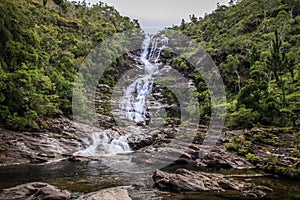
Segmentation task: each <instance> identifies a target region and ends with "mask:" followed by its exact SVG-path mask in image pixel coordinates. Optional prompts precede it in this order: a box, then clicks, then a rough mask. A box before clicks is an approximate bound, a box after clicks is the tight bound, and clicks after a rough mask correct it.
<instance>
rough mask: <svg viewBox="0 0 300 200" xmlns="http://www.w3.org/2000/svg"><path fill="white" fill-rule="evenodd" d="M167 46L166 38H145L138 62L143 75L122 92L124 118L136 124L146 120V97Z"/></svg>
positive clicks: (121, 105)
mask: <svg viewBox="0 0 300 200" xmlns="http://www.w3.org/2000/svg"><path fill="white" fill-rule="evenodd" d="M167 44H168V38H167V37H163V36H160V37H151V36H149V35H148V36H147V37H146V38H145V40H144V41H143V44H142V52H141V55H140V60H141V61H142V63H143V66H144V69H145V75H144V76H143V77H141V78H138V79H137V80H136V81H135V82H133V83H132V84H130V85H129V86H128V87H127V88H126V89H125V91H124V96H123V98H122V99H121V103H120V108H121V110H123V111H124V115H125V118H127V119H131V120H134V121H136V122H140V121H144V120H145V119H146V113H147V112H146V97H147V96H148V95H149V94H150V93H151V91H152V85H153V78H152V75H153V74H154V73H155V72H157V71H158V61H159V57H160V54H161V51H162V50H163V49H164V48H165V47H166V45H167Z"/></svg>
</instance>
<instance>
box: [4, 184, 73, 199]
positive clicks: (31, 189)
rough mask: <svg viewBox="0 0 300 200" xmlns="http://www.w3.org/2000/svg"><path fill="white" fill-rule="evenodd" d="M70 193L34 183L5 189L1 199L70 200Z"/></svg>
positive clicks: (51, 186)
mask: <svg viewBox="0 0 300 200" xmlns="http://www.w3.org/2000/svg"><path fill="white" fill-rule="evenodd" d="M69 198H70V193H69V192H68V191H66V190H60V189H57V188H56V187H54V186H53V185H49V184H47V183H41V182H34V183H27V184H23V185H18V186H16V187H12V188H8V189H4V190H2V191H1V193H0V199H9V200H21V199H26V200H42V199H47V200H64V199H69Z"/></svg>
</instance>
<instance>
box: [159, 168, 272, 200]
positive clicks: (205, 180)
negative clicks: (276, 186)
mask: <svg viewBox="0 0 300 200" xmlns="http://www.w3.org/2000/svg"><path fill="white" fill-rule="evenodd" d="M153 180H154V182H155V186H157V187H158V188H160V189H163V190H168V191H174V192H226V191H228V190H229V191H238V192H239V194H240V196H241V197H249V198H254V199H258V198H263V197H265V196H266V195H267V194H268V193H269V192H271V191H272V189H270V188H268V187H264V186H256V185H254V184H251V183H244V182H240V181H237V180H234V179H230V178H226V177H225V176H224V175H222V174H212V173H205V172H192V171H189V170H186V169H178V170H177V171H176V173H175V174H173V173H167V172H163V171H161V170H156V171H155V172H154V174H153Z"/></svg>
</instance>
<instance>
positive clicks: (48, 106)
mask: <svg viewBox="0 0 300 200" xmlns="http://www.w3.org/2000/svg"><path fill="white" fill-rule="evenodd" d="M133 28H139V24H138V22H137V21H136V20H130V19H129V18H128V17H123V16H121V15H120V14H119V13H118V12H117V11H116V10H115V9H114V8H113V7H110V6H107V5H106V4H104V3H102V2H99V3H97V4H96V5H91V4H87V3H85V2H82V3H80V2H72V3H71V2H68V1H63V0H54V1H52V0H49V1H47V0H43V1H38V0H32V1H31V0H28V1H27V0H14V1H11V0H2V1H1V2H0V48H1V52H0V54H1V55H0V123H1V124H2V125H4V126H5V127H7V128H10V129H19V130H20V129H21V130H22V129H23V130H24V129H39V128H42V126H43V123H42V121H43V117H56V116H58V115H62V114H63V115H64V116H67V117H69V116H70V115H71V114H72V109H71V106H72V103H71V100H72V89H73V82H74V78H75V76H76V72H77V70H78V68H79V67H80V64H81V63H82V62H83V60H84V57H85V56H87V54H88V53H89V51H90V50H91V49H92V48H94V47H95V46H96V45H97V44H99V42H101V41H103V40H104V39H105V38H108V37H110V36H112V35H113V34H114V33H117V32H122V31H126V30H130V29H133Z"/></svg>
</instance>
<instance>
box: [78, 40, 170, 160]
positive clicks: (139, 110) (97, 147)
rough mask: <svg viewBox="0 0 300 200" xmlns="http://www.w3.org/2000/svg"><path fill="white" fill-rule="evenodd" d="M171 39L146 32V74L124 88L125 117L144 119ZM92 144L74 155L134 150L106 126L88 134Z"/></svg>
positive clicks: (92, 155)
mask: <svg viewBox="0 0 300 200" xmlns="http://www.w3.org/2000/svg"><path fill="white" fill-rule="evenodd" d="M167 43H168V38H167V37H164V36H150V35H147V36H146V38H145V39H144V41H143V43H142V47H141V54H140V60H141V61H142V66H140V67H144V75H143V76H141V77H139V78H137V79H136V80H135V81H134V82H133V83H132V84H130V85H129V86H127V87H126V88H124V91H123V96H122V98H121V101H120V104H119V107H120V108H121V110H122V114H123V115H124V116H123V118H126V119H130V120H134V121H136V122H141V121H145V119H146V115H147V111H146V98H147V96H148V95H149V94H150V93H151V92H152V86H153V77H152V75H153V74H154V73H155V72H157V71H158V67H159V59H160V54H161V52H162V50H163V49H164V48H165V47H166V45H167ZM88 143H89V146H88V147H87V148H86V149H84V150H81V151H78V152H76V153H74V155H75V156H85V157H97V156H104V155H116V154H120V153H127V152H131V149H130V147H129V145H128V142H127V137H126V136H122V135H120V134H119V133H118V132H116V131H113V130H111V129H107V130H105V131H102V132H96V133H93V134H91V135H90V136H89V142H88Z"/></svg>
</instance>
